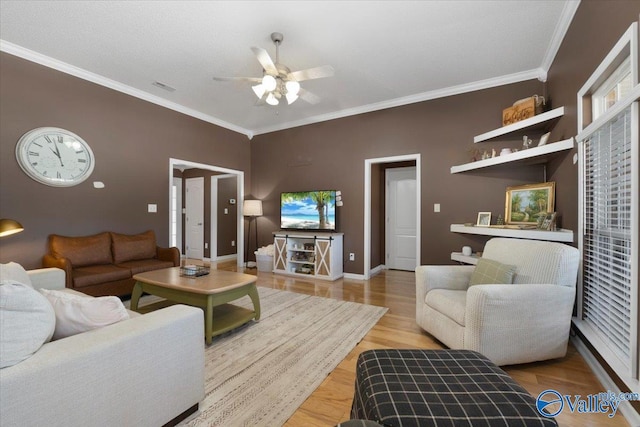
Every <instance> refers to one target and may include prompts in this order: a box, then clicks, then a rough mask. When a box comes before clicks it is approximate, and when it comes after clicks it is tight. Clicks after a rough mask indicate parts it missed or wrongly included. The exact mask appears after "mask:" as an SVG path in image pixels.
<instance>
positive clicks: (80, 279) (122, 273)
mask: <svg viewBox="0 0 640 427" xmlns="http://www.w3.org/2000/svg"><path fill="white" fill-rule="evenodd" d="M129 278H131V271H130V270H128V269H126V268H120V267H116V266H115V265H112V264H109V265H93V266H89V267H81V268H74V269H73V287H74V288H84V287H85V286H91V285H98V284H102V283H106V282H113V281H116V280H123V279H129Z"/></svg>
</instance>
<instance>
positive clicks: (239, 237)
mask: <svg viewBox="0 0 640 427" xmlns="http://www.w3.org/2000/svg"><path fill="white" fill-rule="evenodd" d="M189 168H198V169H206V170H210V171H214V172H220V173H223V174H231V175H235V176H236V178H237V194H238V200H244V172H243V171H239V170H235V169H229V168H223V167H220V166H213V165H207V164H204V163H197V162H192V161H189V160H181V159H174V158H169V187H168V188H169V192H168V193H169V196H168V199H169V230H171V185H172V184H173V170H174V169H182V170H184V169H189ZM237 212H238V213H237V217H238V218H237V221H238V222H237V224H238V227H237V232H236V249H237V254H238V256H237V262H236V264H237V265H238V266H239V267H242V266H243V265H244V221H243V218H244V217H243V215H242V214H243V212H242V203H238V209H237Z"/></svg>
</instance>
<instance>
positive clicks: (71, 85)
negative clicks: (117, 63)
mask: <svg viewBox="0 0 640 427" xmlns="http://www.w3.org/2000/svg"><path fill="white" fill-rule="evenodd" d="M40 126H56V127H61V128H64V129H68V130H70V131H72V132H74V133H77V134H78V135H80V136H81V137H82V138H84V139H85V140H86V141H87V142H88V143H89V144H90V146H91V148H92V149H93V152H94V154H95V157H96V167H95V170H94V172H93V174H92V176H91V177H90V178H89V180H87V181H85V182H83V183H82V184H80V185H78V186H75V187H71V188H54V187H49V186H45V185H43V184H39V183H37V182H35V181H33V180H32V179H30V178H29V177H27V175H25V174H24V173H23V172H22V171H21V170H20V168H19V166H18V163H17V162H16V159H15V154H14V150H15V146H16V143H17V141H18V139H19V138H20V136H22V135H23V134H24V133H25V132H27V131H29V130H31V129H33V128H36V127H40ZM171 157H172V158H177V159H181V160H188V161H196V162H199V163H205V164H211V165H216V166H221V167H225V168H230V169H236V170H241V171H244V172H245V179H246V182H250V171H249V167H250V157H251V153H250V145H249V140H248V139H247V137H246V136H244V135H241V134H238V133H235V132H232V131H229V130H226V129H223V128H220V127H218V126H215V125H212V124H210V123H206V122H203V121H201V120H198V119H195V118H192V117H189V116H186V115H183V114H180V113H177V112H174V111H172V110H168V109H166V108H163V107H160V106H157V105H154V104H150V103H148V102H145V101H142V100H140V99H137V98H134V97H131V96H128V95H125V94H122V93H120V92H116V91H113V90H111V89H108V88H105V87H102V86H99V85H96V84H93V83H90V82H87V81H84V80H81V79H78V78H76V77H73V76H70V75H67V74H64V73H61V72H58V71H55V70H52V69H49V68H46V67H43V66H40V65H37V64H34V63H32V62H29V61H26V60H23V59H20V58H17V57H14V56H12V55H9V54H6V53H1V54H0V217H1V218H13V219H16V220H18V221H20V222H21V223H22V224H23V225H24V227H25V231H23V232H22V233H19V234H16V235H13V236H10V237H6V238H3V239H2V240H0V262H8V261H16V262H20V263H22V264H23V265H24V266H25V267H26V268H35V267H40V266H41V258H42V255H43V254H44V253H45V250H46V239H47V236H48V235H49V234H52V233H55V234H62V235H74V236H75V235H88V234H93V233H98V232H101V231H104V230H112V231H117V232H120V233H138V232H142V231H145V230H149V229H151V230H154V231H155V233H156V236H157V239H158V243H159V244H160V245H163V246H166V245H167V244H168V241H169V206H168V203H169V158H171ZM93 181H102V182H104V184H105V188H104V189H101V190H98V189H95V188H93V186H92V182H93ZM148 203H156V204H157V205H158V213H147V204H148Z"/></svg>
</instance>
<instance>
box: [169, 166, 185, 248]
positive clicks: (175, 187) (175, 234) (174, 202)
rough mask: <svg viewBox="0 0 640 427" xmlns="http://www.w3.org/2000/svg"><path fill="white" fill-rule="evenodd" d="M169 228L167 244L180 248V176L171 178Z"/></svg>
mask: <svg viewBox="0 0 640 427" xmlns="http://www.w3.org/2000/svg"><path fill="white" fill-rule="evenodd" d="M170 222H171V229H170V233H169V236H170V237H169V240H170V242H169V246H175V247H177V248H178V249H179V250H180V254H183V253H184V250H183V249H182V178H173V182H172V184H171V221H170Z"/></svg>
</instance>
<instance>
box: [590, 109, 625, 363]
mask: <svg viewBox="0 0 640 427" xmlns="http://www.w3.org/2000/svg"><path fill="white" fill-rule="evenodd" d="M631 110H632V108H631V106H628V108H626V109H625V110H623V111H622V112H621V113H620V114H618V115H617V116H615V117H614V118H613V119H611V120H610V121H608V122H607V123H605V124H603V125H602V126H601V127H600V128H599V129H598V130H596V131H595V132H593V133H592V134H591V136H589V137H588V138H587V139H586V140H585V141H584V142H583V150H584V157H583V159H584V175H583V179H584V184H583V192H584V193H583V247H582V249H583V253H582V256H583V277H582V288H583V294H582V306H583V311H582V319H583V320H584V321H586V322H588V323H589V324H590V325H591V327H592V329H593V330H595V331H596V332H597V333H598V334H599V335H600V338H601V339H602V341H603V342H605V343H607V346H608V347H609V350H610V351H612V352H613V353H614V354H616V355H617V356H618V358H619V359H620V361H621V362H622V363H623V364H624V365H625V367H626V368H628V369H629V368H631V363H632V359H633V352H632V350H633V349H632V348H631V345H632V343H633V342H634V340H632V337H631V334H632V333H633V327H632V326H633V325H632V324H631V321H632V318H633V316H632V312H631V310H632V305H631V298H632V290H631V286H632V271H631V268H632V267H631V266H632V258H631V257H632V254H631V247H632V238H633V236H632V212H631V207H632V187H633V179H632V166H633V164H632V156H631V154H632V153H631V147H632V146H631V144H632V135H631V125H632V120H631V117H632V114H631ZM635 167H637V165H636V166H635ZM635 238H637V236H636V237H635Z"/></svg>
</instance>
